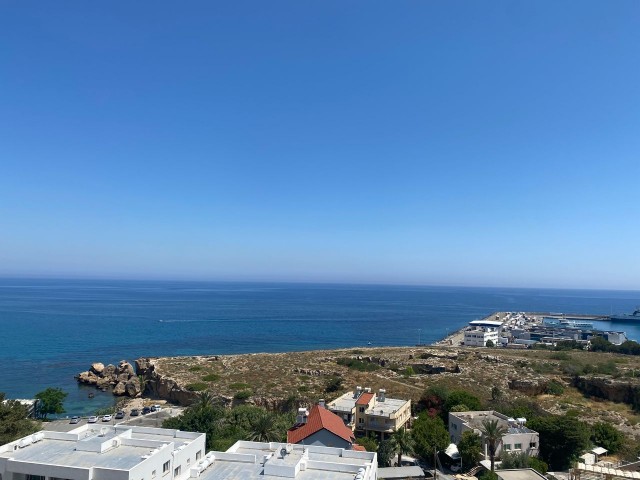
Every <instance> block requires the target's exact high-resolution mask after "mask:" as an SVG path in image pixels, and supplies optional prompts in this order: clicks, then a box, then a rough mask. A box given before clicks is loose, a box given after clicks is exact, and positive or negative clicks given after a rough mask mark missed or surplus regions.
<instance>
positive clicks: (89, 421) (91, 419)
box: [87, 415, 98, 423]
mask: <svg viewBox="0 0 640 480" xmlns="http://www.w3.org/2000/svg"><path fill="white" fill-rule="evenodd" d="M97 421H98V417H96V416H95V415H91V416H90V417H89V418H88V419H87V423H96V422H97Z"/></svg>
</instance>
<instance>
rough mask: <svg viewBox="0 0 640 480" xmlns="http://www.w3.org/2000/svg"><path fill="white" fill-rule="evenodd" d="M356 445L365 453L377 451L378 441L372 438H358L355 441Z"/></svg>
mask: <svg viewBox="0 0 640 480" xmlns="http://www.w3.org/2000/svg"><path fill="white" fill-rule="evenodd" d="M356 443H357V444H358V445H360V446H362V447H364V448H365V450H366V451H367V452H377V451H378V441H377V440H376V438H375V437H374V436H368V437H360V438H357V439H356Z"/></svg>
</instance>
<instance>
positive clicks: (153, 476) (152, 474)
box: [151, 470, 156, 478]
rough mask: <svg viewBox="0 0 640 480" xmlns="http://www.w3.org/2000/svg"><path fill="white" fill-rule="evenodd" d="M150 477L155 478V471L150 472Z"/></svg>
mask: <svg viewBox="0 0 640 480" xmlns="http://www.w3.org/2000/svg"><path fill="white" fill-rule="evenodd" d="M151 478H156V471H155V470H154V471H153V472H151Z"/></svg>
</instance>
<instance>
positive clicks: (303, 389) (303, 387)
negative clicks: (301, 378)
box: [298, 385, 309, 393]
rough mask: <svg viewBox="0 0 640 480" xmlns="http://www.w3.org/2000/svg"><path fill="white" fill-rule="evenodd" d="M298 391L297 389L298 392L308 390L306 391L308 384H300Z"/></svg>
mask: <svg viewBox="0 0 640 480" xmlns="http://www.w3.org/2000/svg"><path fill="white" fill-rule="evenodd" d="M298 391H299V392H300V393H304V392H308V391H309V386H308V385H300V386H299V387H298Z"/></svg>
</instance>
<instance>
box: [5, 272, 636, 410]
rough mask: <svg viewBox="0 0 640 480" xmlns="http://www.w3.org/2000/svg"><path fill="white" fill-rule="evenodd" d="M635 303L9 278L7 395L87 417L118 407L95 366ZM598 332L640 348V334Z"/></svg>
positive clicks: (426, 331)
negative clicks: (93, 375)
mask: <svg viewBox="0 0 640 480" xmlns="http://www.w3.org/2000/svg"><path fill="white" fill-rule="evenodd" d="M638 305H640V292H638V291H612V290H550V289H524V288H472V287H438V286H394V285H338V284H336V285H330V284H286V283H227V282H186V281H181V282H177V281H176V282H173V281H122V280H117V281H116V280H53V279H7V278H5V279H0V362H1V363H0V392H4V393H5V394H6V396H7V398H33V396H34V394H36V393H37V392H39V391H41V390H44V389H45V388H47V387H59V388H62V389H63V390H65V391H66V392H67V393H68V397H67V400H66V402H65V409H66V412H65V414H64V415H62V416H65V415H72V414H80V415H87V414H91V413H94V412H95V410H96V409H99V408H102V407H105V406H109V405H112V404H113V402H114V397H113V396H112V395H111V394H110V393H101V392H99V391H97V390H95V389H93V388H91V387H86V386H80V385H78V384H77V383H76V381H75V379H74V375H76V374H78V373H79V372H81V371H85V370H88V368H89V367H90V365H91V363H93V362H102V363H104V364H105V365H106V364H108V363H114V364H116V363H117V362H119V361H120V360H127V361H129V362H132V363H133V361H134V360H135V359H136V358H140V357H146V356H174V355H196V354H198V355H199V354H207V355H209V354H211V355H214V354H236V353H255V352H287V351H298V350H314V349H331V348H340V347H365V346H410V345H416V344H425V343H433V342H435V341H438V340H440V339H442V338H443V337H445V336H446V335H448V334H449V333H452V332H453V331H455V330H458V329H459V328H461V327H463V326H464V325H466V324H467V323H468V322H470V321H471V320H475V319H480V318H484V317H486V316H487V315H489V314H491V313H492V312H494V311H535V312H556V313H567V314H568V313H586V314H609V313H612V312H613V313H622V312H631V311H633V309H634V308H636V306H638ZM596 327H600V328H603V329H610V330H622V331H626V332H627V335H628V336H629V338H631V339H636V340H637V339H640V325H632V324H611V323H609V322H597V323H596ZM90 392H93V393H95V396H94V397H93V398H89V393H90Z"/></svg>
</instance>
